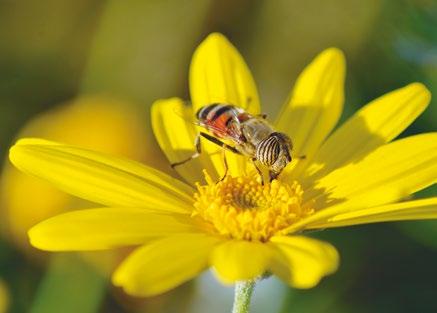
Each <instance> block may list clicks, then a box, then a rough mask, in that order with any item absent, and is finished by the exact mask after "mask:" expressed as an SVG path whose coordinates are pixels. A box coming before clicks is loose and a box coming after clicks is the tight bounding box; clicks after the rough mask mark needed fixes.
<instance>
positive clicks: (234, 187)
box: [192, 174, 313, 241]
mask: <svg viewBox="0 0 437 313" xmlns="http://www.w3.org/2000/svg"><path fill="white" fill-rule="evenodd" d="M205 177H206V181H207V184H206V185H200V184H197V192H196V193H195V195H194V198H195V203H194V211H193V213H192V216H193V217H198V218H199V217H200V218H201V219H203V220H204V221H206V222H207V223H209V224H210V225H211V226H212V227H211V228H212V229H213V231H214V232H216V233H219V234H220V235H223V236H226V237H228V238H233V239H242V240H250V241H267V240H268V239H269V238H270V237H272V236H274V235H276V234H280V233H281V230H284V229H286V228H287V227H289V226H290V225H291V224H293V223H295V222H296V221H298V220H300V219H302V218H303V217H305V216H308V215H310V214H311V213H313V210H312V209H311V208H308V207H304V206H302V195H303V190H302V187H301V186H300V184H299V183H298V182H296V181H294V182H291V183H284V182H280V181H278V180H273V181H272V182H271V183H269V184H265V185H262V184H261V183H260V182H259V180H257V177H256V176H255V175H253V176H240V177H232V176H227V177H226V178H225V179H224V180H222V181H220V182H218V183H216V182H214V181H212V180H211V178H210V177H209V176H208V175H207V174H205Z"/></svg>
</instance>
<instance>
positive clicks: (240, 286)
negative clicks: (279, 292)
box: [232, 280, 256, 313]
mask: <svg viewBox="0 0 437 313" xmlns="http://www.w3.org/2000/svg"><path fill="white" fill-rule="evenodd" d="M255 283H256V282H255V280H248V281H242V282H238V283H236V284H235V293H234V306H233V307H232V313H249V307H250V299H251V298H252V293H253V289H255Z"/></svg>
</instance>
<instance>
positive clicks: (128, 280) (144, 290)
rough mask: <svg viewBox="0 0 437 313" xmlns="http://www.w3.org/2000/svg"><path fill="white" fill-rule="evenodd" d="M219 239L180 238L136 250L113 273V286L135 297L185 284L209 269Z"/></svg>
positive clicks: (169, 238)
mask: <svg viewBox="0 0 437 313" xmlns="http://www.w3.org/2000/svg"><path fill="white" fill-rule="evenodd" d="M217 242H218V239H217V238H214V237H208V236H206V235H179V236H171V237H168V238H165V239H161V240H158V241H155V242H153V243H151V244H148V245H146V246H143V247H141V248H138V249H137V250H136V251H134V252H133V253H132V254H131V255H130V256H129V257H128V258H127V259H126V260H125V261H124V262H123V263H122V264H121V265H120V266H119V267H118V269H117V270H116V272H115V273H114V275H113V277H112V281H113V283H114V284H115V285H117V286H121V287H123V289H124V290H125V291H126V292H127V293H129V294H131V295H135V296H153V295H156V294H160V293H163V292H166V291H168V290H170V289H173V288H175V287H177V286H178V285H180V284H182V283H183V282H186V281H188V280H190V279H191V278H193V277H194V276H196V275H197V274H198V273H200V272H201V271H203V270H204V269H205V268H206V267H207V266H208V256H209V254H210V251H211V250H212V248H213V246H214V245H215V244H217Z"/></svg>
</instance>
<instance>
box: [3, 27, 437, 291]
mask: <svg viewBox="0 0 437 313" xmlns="http://www.w3.org/2000/svg"><path fill="white" fill-rule="evenodd" d="M344 75H345V61H344V57H343V54H342V53H341V52H340V51H339V50H338V49H335V48H331V49H328V50H326V51H324V52H322V53H321V54H320V55H319V56H317V57H316V58H315V60H314V61H313V62H312V63H311V64H310V65H309V66H308V67H307V68H306V69H305V70H304V71H303V73H302V74H301V75H300V77H299V78H298V80H297V82H296V86H295V87H294V89H293V91H292V92H291V95H290V97H289V99H288V101H287V102H286V104H285V105H284V108H283V111H282V112H281V114H280V115H279V117H278V119H277V121H276V123H275V125H276V128H277V129H278V131H282V132H285V133H286V134H288V135H289V136H290V137H291V138H292V140H293V142H294V154H295V155H305V156H306V159H305V160H301V161H299V162H297V161H295V162H294V164H291V165H290V166H288V167H287V168H286V170H284V172H283V173H282V174H281V175H280V177H279V179H278V180H275V181H273V182H272V183H269V184H266V185H264V186H263V185H261V184H260V180H259V177H258V176H257V175H256V172H255V170H254V169H253V167H252V165H251V163H250V162H247V160H246V159H245V158H243V157H240V156H237V155H233V154H231V153H227V160H228V163H229V167H230V175H229V176H227V177H226V178H225V179H224V180H223V181H221V182H218V183H216V181H217V179H218V178H219V177H220V176H221V175H222V174H223V164H222V160H221V157H220V154H217V153H216V152H217V147H215V146H213V145H212V144H210V143H208V142H205V143H204V144H203V147H204V148H205V150H206V153H203V154H202V156H201V157H200V158H198V159H196V160H193V161H192V162H189V163H187V164H185V165H183V166H180V167H179V168H178V169H177V170H178V171H179V174H180V175H181V176H182V177H183V178H184V179H185V180H186V182H182V181H180V180H177V179H175V178H173V177H170V176H168V175H166V174H164V173H162V172H160V171H158V170H156V169H154V168H152V167H148V166H146V165H142V164H139V163H136V162H133V161H129V160H126V159H121V158H116V157H113V156H108V155H105V154H102V153H98V152H94V151H91V150H87V149H84V148H79V147H75V146H69V145H65V144H61V143H56V142H50V141H45V140H41V139H23V140H20V141H18V142H17V144H16V145H15V146H14V147H12V148H11V151H10V159H11V161H12V163H13V164H14V165H15V166H16V167H17V168H19V169H21V170H22V171H24V172H26V173H28V174H31V175H34V176H37V177H41V178H43V179H46V180H48V181H50V182H51V183H53V184H54V185H56V186H57V187H59V188H60V189H62V190H64V191H66V192H69V193H71V194H73V195H76V196H78V197H81V198H84V199H87V200H89V201H92V202H95V203H100V204H102V205H104V206H105V207H103V208H95V209H89V210H82V211H76V212H69V213H65V214H62V215H59V216H57V217H54V218H51V219H48V220H46V221H43V222H41V223H40V224H38V225H37V226H35V227H33V228H32V229H31V230H30V232H29V236H30V240H31V243H32V245H34V246H35V247H37V248H40V249H44V250H50V251H65V250H102V249H110V248H116V247H120V246H126V245H141V246H140V247H139V248H137V250H135V251H134V252H133V253H132V254H131V255H130V256H128V257H127V259H126V260H125V261H124V262H123V263H122V264H121V265H120V267H119V268H118V269H117V270H116V272H115V273H114V275H113V282H114V283H115V284H116V285H118V286H122V287H123V288H124V289H125V290H126V291H127V292H128V293H130V294H133V295H140V296H150V295H155V294H159V293H162V292H165V291H167V290H169V289H171V288H174V287H175V286H177V285H179V284H181V283H182V282H184V281H187V280H189V279H191V278H193V277H194V276H196V275H197V274H198V273H199V272H201V271H203V270H204V269H206V268H207V267H209V266H211V267H213V268H214V270H215V272H216V274H217V276H218V278H219V279H220V280H221V281H223V282H225V283H232V282H236V281H242V280H250V279H253V278H256V277H259V276H260V275H263V274H264V273H265V272H270V273H273V274H275V275H277V276H279V277H280V278H281V279H282V280H284V281H285V282H286V283H288V284H289V285H291V286H294V287H296V288H310V287H313V286H315V285H316V284H317V283H318V282H319V281H320V279H321V278H322V277H323V276H325V275H328V274H330V273H332V272H334V271H335V270H336V269H337V267H338V262H339V258H338V253H337V251H336V249H335V248H334V247H333V246H331V245H330V244H328V243H325V242H322V241H319V240H316V239H311V238H308V237H305V236H302V235H300V234H301V233H302V232H303V231H305V230H307V229H321V228H323V229H325V228H330V227H338V226H346V225H356V224H363V223H373V222H381V221H392V220H407V219H428V218H436V217H437V198H429V199H421V200H412V201H405V202H402V199H405V198H406V197H407V196H409V195H411V194H412V193H414V192H416V191H418V190H420V189H423V188H425V187H427V186H429V185H431V184H433V183H434V182H435V181H436V177H437V175H436V174H437V162H436V161H437V134H435V133H429V134H421V135H416V136H412V137H408V138H404V139H400V140H397V141H394V142H393V143H388V142H390V141H391V140H392V139H394V138H395V137H396V136H397V135H398V134H400V133H401V132H402V131H403V130H404V129H405V128H406V127H407V126H408V125H409V124H410V123H411V122H412V121H413V120H414V119H415V118H416V117H417V116H418V115H419V114H420V113H421V112H422V111H423V110H424V109H425V107H426V106H427V104H428V103H429V100H430V94H429V92H428V90H427V89H426V88H425V87H424V86H423V85H421V84H418V83H414V84H411V85H408V86H406V87H404V88H401V89H399V90H396V91H393V92H391V93H389V94H387V95H384V96H382V97H380V98H378V99H376V100H374V101H372V102H371V103H369V104H368V105H366V106H365V107H363V108H362V109H361V110H360V111H358V112H357V113H356V114H355V115H354V116H353V117H352V118H350V119H349V120H348V121H347V122H346V123H345V124H343V125H342V126H340V127H339V128H338V129H337V130H336V131H334V132H333V134H332V135H330V136H328V135H329V133H330V132H331V131H332V130H333V128H334V126H335V125H336V123H337V121H338V119H339V117H340V114H341V112H342V106H343V84H344ZM190 91H191V99H192V104H193V107H192V108H191V107H186V106H185V105H184V102H183V101H182V100H180V99H177V98H172V99H168V100H160V101H157V102H156V103H155V104H154V106H153V108H152V123H153V128H154V132H155V136H156V138H157V139H158V142H159V144H160V146H161V148H162V150H163V151H164V153H165V154H166V155H167V157H168V159H169V160H170V161H171V162H175V161H180V160H182V159H184V158H186V157H187V156H188V155H189V154H190V153H192V151H193V141H194V136H195V134H196V129H195V126H194V124H193V123H192V122H193V118H194V116H193V115H194V114H193V112H195V111H196V110H197V109H198V108H200V107H201V106H202V105H205V104H209V103H214V102H223V103H232V104H235V105H237V106H241V107H246V108H247V110H248V111H249V112H251V113H254V114H256V113H260V107H259V99H258V94H257V91H256V87H255V84H254V81H253V79H252V76H251V74H250V72H249V70H248V68H247V66H246V64H245V63H244V61H243V59H242V57H241V56H240V54H239V53H238V51H237V50H236V49H235V48H234V47H233V46H232V45H231V44H230V43H229V42H228V41H227V39H226V38H224V37H223V36H222V35H220V34H212V35H210V36H209V37H208V38H207V39H206V40H205V41H204V42H203V43H202V44H201V45H200V46H199V47H198V48H197V50H196V52H195V54H194V57H193V61H192V64H191V69H190ZM175 111H176V112H179V113H181V114H182V115H184V116H185V117H186V119H187V120H184V119H182V118H181V117H180V114H175ZM202 169H206V172H207V173H209V175H211V176H209V175H208V174H207V175H206V184H205V183H199V182H200V181H203V178H202V177H201V175H202ZM196 182H197V183H196ZM22 192H23V194H25V191H24V190H23V191H22ZM398 201H401V202H398Z"/></svg>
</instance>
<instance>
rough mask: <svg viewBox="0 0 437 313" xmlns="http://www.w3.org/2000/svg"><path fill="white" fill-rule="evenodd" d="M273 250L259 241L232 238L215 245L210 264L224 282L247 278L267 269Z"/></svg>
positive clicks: (260, 273)
mask: <svg viewBox="0 0 437 313" xmlns="http://www.w3.org/2000/svg"><path fill="white" fill-rule="evenodd" d="M272 253H273V250H272V249H271V247H269V246H268V245H266V244H264V243H261V242H250V241H242V240H232V241H227V242H224V243H223V244H221V245H219V246H217V247H216V248H215V249H214V251H213V253H212V255H211V265H212V266H213V267H214V269H215V271H216V273H217V275H218V278H219V279H220V280H221V281H222V282H224V283H233V282H235V281H241V280H248V279H252V278H255V277H257V276H260V275H262V274H263V273H264V272H265V271H266V270H268V265H269V262H270V260H271V257H272Z"/></svg>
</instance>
